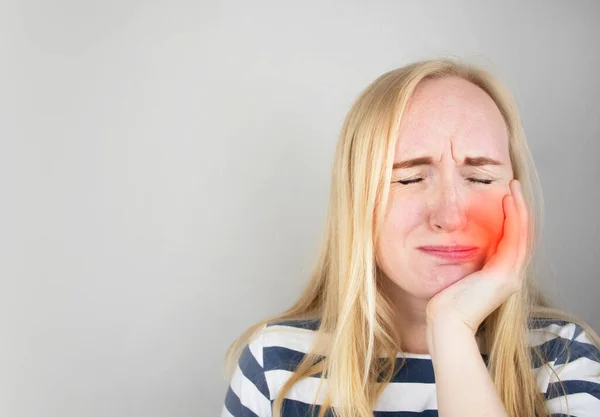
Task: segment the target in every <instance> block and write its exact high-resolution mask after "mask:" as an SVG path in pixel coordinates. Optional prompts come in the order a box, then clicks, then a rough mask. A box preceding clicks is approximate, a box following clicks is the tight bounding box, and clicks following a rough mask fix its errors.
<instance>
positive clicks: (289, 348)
mask: <svg viewBox="0 0 600 417" xmlns="http://www.w3.org/2000/svg"><path fill="white" fill-rule="evenodd" d="M319 326H320V320H318V319H311V320H288V321H277V322H272V323H269V324H268V325H266V326H265V328H264V329H263V331H262V335H261V337H262V343H263V345H262V347H263V355H264V369H265V371H273V370H288V371H293V370H294V369H296V367H297V366H298V364H299V363H300V362H301V360H302V359H303V358H304V355H305V354H306V353H307V352H308V351H309V350H310V349H311V348H312V346H313V344H314V341H315V338H316V336H317V331H318V330H319Z"/></svg>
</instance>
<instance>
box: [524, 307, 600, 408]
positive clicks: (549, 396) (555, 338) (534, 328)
mask: <svg viewBox="0 0 600 417" xmlns="http://www.w3.org/2000/svg"><path fill="white" fill-rule="evenodd" d="M529 341H530V344H531V347H532V356H531V357H532V363H533V367H534V375H535V378H536V382H537V384H538V386H539V388H540V391H541V392H542V393H544V396H545V398H546V404H547V407H548V409H549V410H550V411H551V412H554V413H559V412H564V413H566V411H567V403H568V406H569V411H570V413H572V414H573V415H587V414H586V413H589V411H591V410H598V409H600V352H599V350H598V347H597V346H596V345H595V344H594V342H593V340H592V337H591V335H590V334H588V332H586V330H585V329H584V328H583V327H582V326H580V325H578V324H576V323H573V322H570V321H565V320H557V319H535V320H531V321H530V326H529Z"/></svg>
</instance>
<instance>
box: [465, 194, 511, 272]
mask: <svg viewBox="0 0 600 417" xmlns="http://www.w3.org/2000/svg"><path fill="white" fill-rule="evenodd" d="M502 197H503V195H502V196H500V197H495V196H494V197H489V198H485V199H480V200H478V201H477V202H476V203H474V204H473V205H472V207H471V214H470V218H471V221H472V222H473V223H474V224H476V225H477V226H478V229H479V230H480V231H481V235H480V236H479V242H478V243H479V244H480V245H481V246H482V247H484V248H485V249H486V255H487V258H489V257H490V256H491V255H493V254H494V253H495V252H496V248H497V246H498V243H500V240H501V239H502V230H503V225H504V210H503V209H502ZM486 260H487V259H486Z"/></svg>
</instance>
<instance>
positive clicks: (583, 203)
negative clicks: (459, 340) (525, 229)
mask: <svg viewBox="0 0 600 417" xmlns="http://www.w3.org/2000/svg"><path fill="white" fill-rule="evenodd" d="M0 4H1V6H0V7H1V9H0V52H1V55H0V56H1V57H2V65H0V140H1V144H2V146H1V150H0V190H1V192H2V194H1V196H2V197H1V198H2V200H1V204H0V212H1V213H2V215H1V216H0V219H1V220H0V222H1V223H0V239H1V242H2V247H1V249H2V258H1V262H0V332H1V333H0V335H1V340H0V352H1V354H0V415H2V416H11V417H34V416H47V417H59V416H60V417H75V416H77V417H79V416H86V417H100V416H111V417H119V416H140V417H141V416H143V417H158V416H170V417H184V416H185V417H188V416H189V417H191V416H214V415H220V412H221V407H222V404H223V400H224V395H225V390H226V387H227V383H226V381H224V379H223V378H222V376H221V373H220V366H221V361H222V359H223V354H224V353H225V349H226V348H227V346H228V345H229V344H230V343H231V342H232V341H233V339H234V338H235V337H237V336H238V335H239V334H240V333H241V332H242V331H243V330H244V329H246V328H247V327H248V326H249V325H251V324H253V323H254V322H256V321H258V320H259V319H261V318H263V317H265V316H267V315H271V314H275V313H277V312H280V311H282V310H283V309H285V308H287V307H288V306H289V305H290V304H291V303H292V302H293V301H294V300H295V298H296V297H297V296H298V295H299V292H300V290H301V289H302V288H303V286H304V285H305V284H306V283H307V280H308V275H309V273H310V270H311V268H312V266H313V262H314V259H315V256H316V252H317V247H318V243H319V239H320V236H321V231H322V228H323V225H324V219H325V212H326V204H327V198H328V192H329V182H330V169H331V163H332V158H333V151H334V147H335V143H336V140H337V135H338V132H339V129H340V127H341V124H342V122H343V119H344V117H345V114H346V112H347V111H348V110H349V108H350V105H351V103H352V101H353V100H354V99H355V98H356V96H357V95H358V93H359V92H360V90H362V89H363V88H365V87H366V86H367V85H368V84H369V83H370V82H372V81H373V80H374V79H375V78H376V77H377V76H379V75H380V74H381V73H383V72H386V71H388V70H391V69H393V68H396V67H400V66H402V65H405V64H407V63H409V62H412V61H415V60H418V59H424V58H431V57H440V56H454V57H462V58H465V59H467V60H469V61H471V62H474V63H479V64H482V65H484V66H486V67H487V68H489V69H491V70H492V71H493V72H495V73H496V74H497V75H498V76H499V77H500V78H501V79H503V80H504V81H505V82H506V84H507V85H508V86H509V88H510V89H511V90H512V91H513V92H514V94H515V96H516V99H517V101H518V104H519V106H520V109H521V112H522V118H523V121H524V126H525V130H526V133H527V134H528V138H529V143H530V146H531V150H532V153H533V155H534V158H535V160H536V163H537V167H538V170H539V173H540V177H541V181H542V185H543V187H544V196H545V201H546V221H545V229H544V231H543V235H542V239H543V244H542V248H543V250H544V251H545V252H546V254H547V258H548V264H547V268H548V271H549V273H548V274H547V275H544V276H542V277H541V281H542V283H543V285H544V288H545V289H546V290H547V291H548V292H549V293H550V294H551V296H552V298H553V299H554V300H555V301H556V302H558V303H559V305H561V306H562V307H564V308H566V309H567V310H568V311H570V312H572V313H574V314H576V315H579V316H580V317H582V318H583V319H584V320H586V321H588V322H589V323H590V324H591V325H592V326H593V327H594V328H595V329H596V330H600V307H599V303H598V295H599V294H600V277H599V273H598V270H599V268H600V251H599V249H598V248H599V245H598V242H597V238H598V226H599V224H600V220H599V216H598V215H597V212H598V205H599V202H600V187H599V185H598V182H599V180H600V172H599V168H598V155H599V154H600V141H599V136H600V135H599V134H600V118H599V114H600V104H599V101H598V97H599V96H600V82H599V77H598V68H600V48H599V47H598V40H599V39H600V25H598V24H597V22H598V20H599V18H600V3H599V2H597V1H593V0H590V1H577V2H562V1H527V2H523V1H519V2H517V1H503V2H482V1H454V2H442V1H437V2H433V1H431V2H418V1H413V2H408V1H406V2H398V1H392V0H388V1H337V2H332V1H323V0H321V1H303V2H291V1H242V0H235V1H229V2H206V1H188V2H184V1H169V2H166V1H163V2H160V1H152V2H149V1H132V0H118V1H117V0H111V1H96V2H90V1H74V0H71V1H68V0H57V1H55V2H43V1H32V0H19V1H11V2H7V1H3V2H2V3H0Z"/></svg>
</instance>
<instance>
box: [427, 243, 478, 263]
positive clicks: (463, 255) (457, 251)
mask: <svg viewBox="0 0 600 417" xmlns="http://www.w3.org/2000/svg"><path fill="white" fill-rule="evenodd" d="M417 249H419V250H420V251H422V252H423V253H426V254H427V255H431V256H435V257H437V258H442V259H449V260H454V261H469V260H472V259H474V258H475V257H477V254H478V252H479V248H477V247H476V246H464V245H455V246H421V247H419V248H417Z"/></svg>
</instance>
